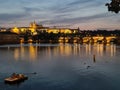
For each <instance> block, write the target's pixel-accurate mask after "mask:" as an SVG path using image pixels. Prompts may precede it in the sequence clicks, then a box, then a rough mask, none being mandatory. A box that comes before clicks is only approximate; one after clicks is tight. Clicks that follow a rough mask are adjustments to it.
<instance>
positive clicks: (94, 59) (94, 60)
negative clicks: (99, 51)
mask: <svg viewBox="0 0 120 90" xmlns="http://www.w3.org/2000/svg"><path fill="white" fill-rule="evenodd" d="M93 62H94V63H95V62H96V58H95V54H94V55H93Z"/></svg>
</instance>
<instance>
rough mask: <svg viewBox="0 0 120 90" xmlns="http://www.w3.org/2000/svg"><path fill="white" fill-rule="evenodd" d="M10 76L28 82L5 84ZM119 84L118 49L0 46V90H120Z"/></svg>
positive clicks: (47, 45) (88, 46)
mask: <svg viewBox="0 0 120 90" xmlns="http://www.w3.org/2000/svg"><path fill="white" fill-rule="evenodd" d="M94 55H95V58H94ZM14 72H16V73H24V74H26V75H27V76H28V80H26V81H24V82H21V83H20V84H14V85H9V84H5V83H4V79H5V78H6V77H9V76H10V75H11V74H12V73H14ZM33 72H36V73H37V74H32V73H33ZM119 84H120V46H119V45H115V44H106V45H104V44H94V45H91V44H82V45H80V44H17V45H2V46H0V90H120V85H119Z"/></svg>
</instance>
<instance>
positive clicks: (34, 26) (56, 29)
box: [11, 21, 79, 35]
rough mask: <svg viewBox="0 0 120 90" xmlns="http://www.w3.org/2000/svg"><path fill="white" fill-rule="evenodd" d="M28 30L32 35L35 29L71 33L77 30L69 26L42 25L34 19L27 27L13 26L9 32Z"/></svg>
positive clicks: (24, 31) (55, 32) (35, 31)
mask: <svg viewBox="0 0 120 90" xmlns="http://www.w3.org/2000/svg"><path fill="white" fill-rule="evenodd" d="M28 31H29V32H30V33H31V34H32V35H36V34H37V31H39V32H46V33H54V34H58V33H64V34H72V33H77V32H79V30H78V29H70V28H57V27H53V28H50V27H44V26H43V25H38V24H37V23H36V22H35V21H34V22H32V23H30V25H29V27H13V28H12V29H11V32H14V33H17V34H21V33H26V32H28Z"/></svg>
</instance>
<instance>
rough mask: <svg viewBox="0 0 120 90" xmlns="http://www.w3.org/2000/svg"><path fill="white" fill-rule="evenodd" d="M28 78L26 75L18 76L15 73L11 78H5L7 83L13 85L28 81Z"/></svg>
mask: <svg viewBox="0 0 120 90" xmlns="http://www.w3.org/2000/svg"><path fill="white" fill-rule="evenodd" d="M27 79H28V77H27V76H26V75H24V74H16V73H13V74H12V76H11V77H8V78H5V79H4V81H5V83H8V84H12V83H20V82H22V81H24V80H27Z"/></svg>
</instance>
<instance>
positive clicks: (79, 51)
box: [0, 43, 117, 60]
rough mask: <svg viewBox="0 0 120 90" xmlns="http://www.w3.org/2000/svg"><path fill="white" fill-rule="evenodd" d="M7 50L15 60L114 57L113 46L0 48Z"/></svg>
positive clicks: (25, 46) (67, 45) (114, 50)
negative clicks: (90, 56)
mask: <svg viewBox="0 0 120 90" xmlns="http://www.w3.org/2000/svg"><path fill="white" fill-rule="evenodd" d="M4 49H5V50H8V53H13V56H14V59H15V60H27V59H28V60H37V59H38V58H46V59H49V58H52V57H53V56H54V57H58V56H66V57H68V56H71V55H74V56H89V55H92V56H93V55H94V54H95V55H96V56H104V55H107V56H110V57H113V56H115V55H116V49H117V47H116V45H115V44H107V45H105V44H94V45H91V44H83V45H80V44H56V45H52V44H45V45H43V44H32V43H30V44H27V45H25V44H21V45H20V46H18V47H14V46H6V47H0V50H4ZM45 56H46V57H45Z"/></svg>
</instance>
